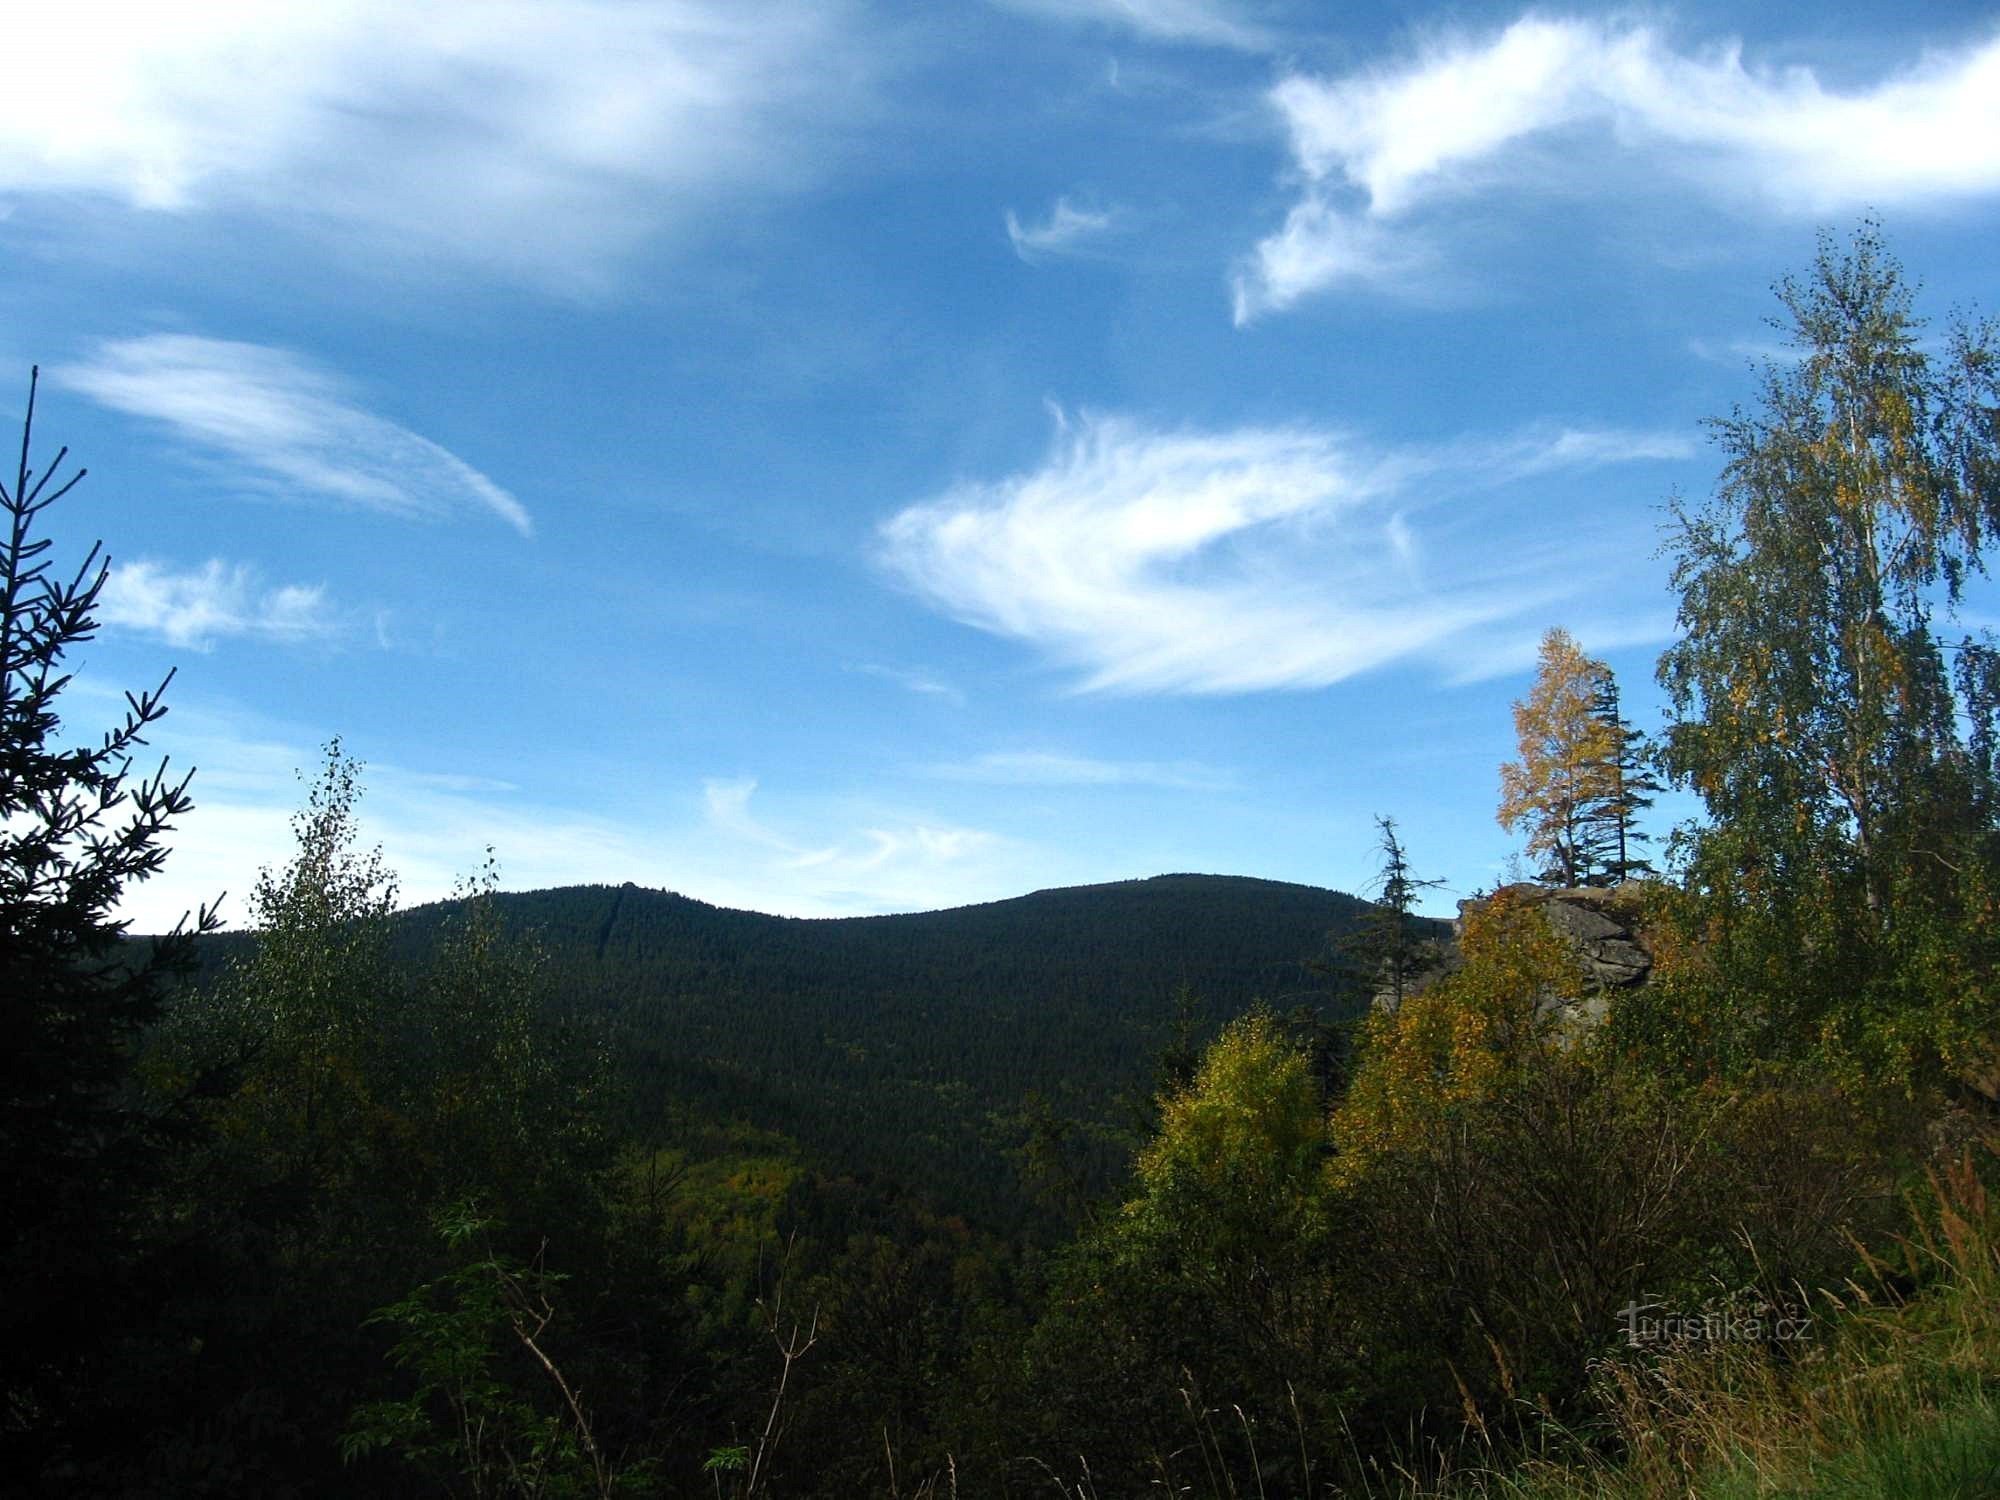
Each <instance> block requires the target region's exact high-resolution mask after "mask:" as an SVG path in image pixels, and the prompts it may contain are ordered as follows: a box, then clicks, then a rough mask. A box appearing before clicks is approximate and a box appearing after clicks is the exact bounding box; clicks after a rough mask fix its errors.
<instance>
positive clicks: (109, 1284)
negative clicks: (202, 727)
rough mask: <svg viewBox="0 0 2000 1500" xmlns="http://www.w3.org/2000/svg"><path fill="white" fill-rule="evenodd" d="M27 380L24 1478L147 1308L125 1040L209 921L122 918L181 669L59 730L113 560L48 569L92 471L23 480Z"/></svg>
mask: <svg viewBox="0 0 2000 1500" xmlns="http://www.w3.org/2000/svg"><path fill="white" fill-rule="evenodd" d="M35 387H36V381H35V379H33V378H31V379H30V382H29V387H28V409H27V413H26V416H25V418H24V419H23V421H22V424H21V449H20V457H19V460H18V463H17V465H16V469H15V473H14V475H13V484H12V486H11V488H10V487H9V486H8V485H7V484H6V483H5V481H4V479H0V516H4V518H5V535H4V540H0V1203H4V1204H5V1212H4V1213H0V1277H4V1279H5V1283H6V1286H7V1296H6V1297H5V1298H4V1299H0V1440H4V1441H5V1442H6V1443H7V1445H8V1446H9V1447H10V1448H12V1449H14V1450H15V1451H14V1452H13V1454H12V1455H10V1456H8V1457H0V1464H5V1465H7V1468H8V1471H9V1472H10V1473H12V1474H13V1475H14V1476H15V1477H17V1478H20V1477H22V1476H24V1475H31V1474H34V1473H36V1472H38V1471H39V1470H41V1469H43V1468H44V1467H46V1466H47V1465H48V1464H50V1463H54V1462H60V1461H61V1459H62V1455H63V1454H64V1453H65V1452H66V1451H69V1450H70V1449H72V1448H73V1447H74V1445H75V1442H76V1437H75V1433H76V1432H77V1431H78V1430H79V1429H82V1428H87V1427H88V1425H89V1419H88V1418H87V1416H86V1415H84V1413H85V1411H86V1409H87V1407H88V1405H89V1403H90V1401H92V1400H93V1399H95V1397H96V1395H97V1389H96V1387H97V1385H98V1383H99V1382H100V1378H101V1376H102V1375H103V1373H104V1372H103V1369H102V1362H103V1359H104V1346H105V1344H106V1342H107V1341H108V1340H110V1339H112V1338H113V1337H116V1336H118V1335H119V1334H120V1333H122V1332H124V1331H126V1325H127V1324H129V1323H130V1321H132V1320H133V1319H135V1318H136V1317H138V1316H140V1315H141V1314H140V1313H139V1311H138V1310H137V1309H136V1308H135V1307H134V1305H133V1301H132V1299H133V1297H134V1296H135V1295H136V1292H135V1287H134V1282H135V1279H136V1275H137V1272H136V1266H137V1259H138V1252H137V1249H136V1241H137V1215H138V1212H139V1208H140V1205H141V1204H142V1202H143V1197H144V1193H145V1189H146V1184H147V1183H148V1182H149V1181H150V1180H151V1179H152V1171H153V1164H154V1163H155V1162H156V1161H157V1147H158V1145H159V1130H158V1128H157V1122H156V1121H155V1119H154V1118H153V1117H152V1115H151V1114H150V1113H149V1111H148V1110H147V1109H146V1108H145V1107H143V1106H142V1105H141V1104H140V1103H139V1102H138V1101H137V1099H136V1098H135V1091H134V1090H132V1089H131V1088H130V1087H129V1078H128V1075H129V1071H130V1065H131V1061H132V1054H133V1047H134V1043H135V1041H136V1039H137V1037H138V1035H139V1033H140V1031H141V1029H142V1028H143V1027H144V1026H145V1025H146V1024H147V1023H148V1022H149V1021H151V1020H152V1019H153V1017H154V1016H155V1014H156V1013H157V1010H158V1007H159V1005H160V1002H161V999H162V997H163V994H164V993H165V990H166V988H167V987H168V985H169V984H170V983H171V982H172V981H173V979H174V978H175V976H176V975H178V974H180V973H181V972H183V971H184V970H185V968H186V966H187V965H188V963H189V962H190V960H191V949H192V943H193V937H194V934H195V933H197V932H201V931H206V930H208V929H210V928H212V927H213V926H215V925H216V919H215V916H214V913H213V911H212V910H203V911H202V912H201V913H200V914H199V915H198V916H197V917H196V918H195V919H194V921H193V922H192V924H187V923H185V922H184V923H183V925H181V926H179V927H177V928H176V929H175V931H174V933H173V934H172V935H170V936H168V937H166V938H164V939H158V940H155V941H153V942H151V943H150V944H148V945H145V946H141V945H139V944H137V943H135V942H131V941H128V940H127V939H126V936H125V928H126V924H125V922H124V921H122V920H120V919H119V918H118V917H117V916H116V915H115V912H116V908H117V905H118V901H119V898H120V896H121V894H122V893H123V892H124V890H125V888H126V887H127V886H128V885H130V884H131V883H132V882H134V881H139V880H144V879H146V878H147V877H148V876H150V875H153V874H155V873H157V872H158V870H159V869H160V867H161V864H162V862H163V861H164V860H165V858H166V853H167V851H166V843H165V840H166V836H167V834H168V833H169V832H170V831H171V830H172V827H173V823H174V820H175V819H176V818H178V817H180V816H181V815H182V814H183V813H185V812H186V811H187V810H188V808H189V807H190V806H191V805H192V804H191V800H190V798H189V795H188V781H189V777H188V776H187V775H180V776H175V775H173V774H170V772H169V771H168V768H167V765H166V762H165V761H164V760H163V761H162V762H161V763H160V765H159V767H158V769H157V770H155V771H154V772H153V774H152V775H150V776H145V777H139V776H135V775H133V773H132V757H133V756H134V754H135V753H136V752H137V751H139V750H140V749H141V748H142V747H143V746H144V745H145V743H146V731H147V730H148V729H149V728H150V727H151V726H153V725H154V724H156V723H158V722H159V720H160V719H161V717H162V716H163V715H164V714H165V713H166V711H167V710H166V704H165V702H164V700H163V695H164V693H165V690H166V687H167V683H168V682H170V681H171V680H172V677H173V674H172V673H171V672H169V673H168V674H167V677H166V680H163V681H162V682H161V683H160V685H159V686H158V687H156V688H154V689H152V690H151V691H149V692H143V693H139V694H137V695H133V694H127V696H126V700H125V703H126V707H125V712H124V714H123V715H122V716H120V718H118V719H117V720H116V721H114V722H113V724H112V725H111V727H110V728H109V729H107V730H105V731H104V732H103V733H102V734H101V736H99V737H98V738H97V739H96V740H95V741H94V742H93V741H91V740H89V739H83V738H79V737H77V736H76V735H74V734H73V733H66V732H65V725H64V723H63V720H62V717H61V714H60V712H59V709H60V707H61V700H62V696H63V693H64V690H65V689H66V688H67V687H68V686H69V685H70V674H69V671H68V670H67V669H66V663H67V661H68V659H69V658H70V656H71V655H72V653H73V652H74V651H75V650H76V648H77V647H79V646H81V645H82V644H83V643H85V642H86V641H88V640H90V639H91V637H92V636H93V635H94V634H95V633H96V629H97V622H96V619H95V610H96V608H97V604H98V600H99V598H100V596H101V594H102V593H103V589H104V584H105V580H106V578H107V577H108V573H109V566H110V565H109V562H108V561H107V560H106V558H105V557H104V555H103V553H102V549H101V545H100V546H93V547H92V548H91V549H90V552H89V554H88V555H87V556H86V557H85V558H84V560H83V562H82V564H81V565H80V566H79V567H78V568H77V569H76V570H75V571H74V572H73V573H58V572H56V571H55V569H54V562H53V559H52V558H51V556H50V547H51V543H50V539H49V538H48V537H46V536H42V535H39V534H38V531H39V524H40V522H41V520H42V518H43V515H44V513H45V512H46V511H47V510H48V509H49V507H51V506H52V505H54V504H55V503H56V502H57V501H58V500H60V499H62V498H63V497H64V496H65V495H67V494H68V493H69V492H70V491H71V490H72V489H74V488H75V487H76V485H77V483H78V481H80V480H81V479H82V478H83V477H84V471H83V470H81V469H79V470H77V471H76V472H75V473H73V474H71V475H69V476H68V477H67V478H65V477H63V475H62V473H61V470H62V467H63V463H64V460H65V459H66V458H67V457H68V451H69V450H68V449H66V448H65V449H63V450H61V451H59V452H58V453H57V454H56V455H55V458H54V460H53V461H52V462H50V463H49V464H48V466H47V467H46V468H43V469H41V470H40V471H39V472H38V471H37V470H36V469H35V468H34V467H33V462H32V459H33V454H32V451H31V449H32V440H33V435H34V416H35ZM108 1440H109V1435H107V1434H99V1435H97V1437H95V1438H93V1439H92V1441H94V1442H100V1443H101V1442H104V1441H108Z"/></svg>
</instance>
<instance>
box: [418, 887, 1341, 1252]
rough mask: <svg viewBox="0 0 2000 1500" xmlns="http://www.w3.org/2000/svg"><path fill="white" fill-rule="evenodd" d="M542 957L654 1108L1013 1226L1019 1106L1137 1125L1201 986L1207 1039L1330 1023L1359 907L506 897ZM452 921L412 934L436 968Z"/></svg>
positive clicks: (1071, 895)
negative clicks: (758, 1136) (1303, 1016)
mask: <svg viewBox="0 0 2000 1500" xmlns="http://www.w3.org/2000/svg"><path fill="white" fill-rule="evenodd" d="M494 899H495V901H496V904H497V906H498V909H499V911H500V913H501V916H502V919H503V921H504V922H505V923H506V925H507V926H508V927H510V928H512V929H514V930H516V931H520V932H524V933H529V934H532V935H533V936H534V938H535V939H536V941H537V942H538V944H539V946H540V947H541V948H542V949H543V950H544V952H545V954H546V957H547V963H548V968H549V977H550V979H551V981H552V984H553V988H554V990H555V992H556V994H557V996H558V997H559V998H562V999H565V1000H569V1001H572V1002H581V1003H584V1004H586V1005H589V1006H591V1007H602V1008H604V1009H606V1010H608V1011H609V1012H610V1013H611V1014H612V1015H613V1016H614V1017H616V1018H617V1020H618V1021H619V1022H620V1023H621V1024H620V1031H621V1034H622V1036H623V1038H624V1042H625V1045H626V1047H627V1048H628V1049H629V1055H630V1057H631V1059H632V1061H633V1063H634V1066H635V1077H636V1079H637V1081H638V1084H639V1088H638V1094H639V1100H640V1106H641V1108H642V1109H643V1110H645V1111H647V1112H648V1113H649V1114H652V1115H656V1116H658V1117H661V1118H668V1117H678V1118H683V1119H684V1118H687V1117H688V1116H689V1115H692V1116H694V1117H696V1118H701V1119H715V1118H717V1117H723V1118H728V1119H733V1120H739V1121H743V1122H746V1123H749V1124H752V1125H756V1126H759V1127H763V1128H767V1129H772V1130H777V1131H781V1132H783V1133H784V1134H786V1135H788V1136H790V1137H792V1138H793V1139H794V1140H795V1141H797V1142H798V1143H799V1145H800V1147H801V1148H802V1149H803V1150H804V1151H805V1153H806V1154H807V1155H808V1157H810V1158H811V1159H813V1160H815V1161H816V1162H818V1163H819V1164H821V1165H823V1166H827V1167H831V1168H834V1169H859V1170H865V1171H870V1172H874V1173H878V1174H881V1175H884V1176H888V1177H892V1178H895V1179H897V1180H900V1181H902V1182H904V1183H906V1184H908V1185H909V1186H911V1187H913V1188H916V1189H918V1190H920V1191H922V1192H924V1193H925V1194H926V1195H927V1196H930V1197H932V1198H933V1199H935V1200H936V1201H937V1202H938V1203H939V1205H940V1206H942V1207H947V1208H952V1209H958V1210H964V1211H971V1212H975V1213H979V1214H981V1215H993V1216H997V1217H1000V1218H1010V1217H1013V1216H1015V1215H1016V1214H1018V1212H1019V1209H1020V1201H1019V1197H1018V1178H1019V1164H1018V1159H1017V1158H1018V1151H1019V1147H1020V1145H1021V1142H1022V1141H1023V1139H1024V1138H1025V1136H1026V1134H1027V1129H1026V1124H1025V1117H1024V1106H1025V1103H1026V1101H1027V1100H1028V1099H1029V1097H1030V1095H1038V1096H1040V1097H1041V1098H1042V1099H1043V1100H1045V1101H1046V1102H1047V1104H1048V1106H1049V1108H1050V1109H1051V1110H1052V1111H1053V1112H1054V1113H1055V1114H1057V1115H1059V1116H1062V1117H1065V1118H1068V1119H1073V1120H1077V1121H1084V1122H1089V1123H1090V1124H1091V1125H1093V1126H1095V1127H1096V1128H1097V1131H1098V1135H1097V1141H1098V1145H1097V1149H1096V1150H1095V1151H1094V1152H1093V1151H1092V1150H1091V1149H1090V1148H1089V1147H1087V1146H1086V1147H1084V1148H1082V1149H1081V1152H1080V1154H1081V1157H1082V1158H1083V1159H1084V1160H1093V1159H1094V1161H1095V1169H1096V1170H1098V1171H1101V1170H1102V1169H1103V1167H1104V1165H1105V1164H1107V1163H1109V1162H1112V1161H1115V1160H1117V1159H1119V1158H1120V1157H1121V1156H1122V1153H1123V1146H1122V1143H1116V1142H1109V1141H1107V1137H1108V1136H1109V1135H1110V1134H1112V1133H1114V1132H1115V1130H1116V1127H1117V1126H1118V1125H1119V1124H1121V1123H1122V1122H1126V1121H1128V1120H1129V1119H1130V1116H1131V1110H1130V1100H1131V1097H1132V1095H1133V1094H1134V1092H1135V1091H1139V1090H1142V1089H1143V1088H1144V1087H1145V1085H1146V1083H1147V1082H1148V1081H1149V1080H1150V1078H1151V1076H1152V1070H1153V1067H1154V1063H1155V1059H1156V1057H1157V1055H1158V1053H1159V1051H1160V1048H1161V1047H1162V1045H1163V1044H1164V1042H1165V1041H1166V1039H1167V1037H1168V1034H1169V1029H1170V1023H1171V1017H1172V1014H1173V995H1174V992H1175V990H1176V989H1177V988H1178V987H1179V986H1180V985H1182V984H1186V985H1187V986H1189V987H1190V988H1191V989H1192V990H1193V991H1194V992H1195V993H1196V994H1197V995H1199V996H1200V997H1201V998H1202V999H1203V1001H1204V1002H1205V1012H1206V1014H1207V1016H1208V1017H1210V1018H1211V1020H1219V1019H1222V1018H1226V1017H1228V1016H1230V1015H1234V1014H1236V1013H1238V1012H1240V1011H1241V1010H1242V1009H1243V1008H1244V1007H1245V1006H1247V1005H1248V1004H1249V1003H1250V1002H1251V1001H1252V1000H1253V999H1259V998H1261V999H1266V1000H1269V1001H1272V1002H1273V1003H1275V1004H1278V1005H1280V1006H1282V1007H1286V1008H1289V1007H1290V1006H1291V1005H1292V1004H1293V1003H1295V1002H1297V1001H1299V1000H1301V999H1305V998H1308V997H1311V998H1314V999H1319V1000H1324V999H1325V998H1326V993H1325V992H1326V990H1327V988H1328V983H1329V982H1328V981H1327V980H1326V979H1325V978H1324V977H1321V976H1316V975H1314V974H1312V973H1311V972H1309V970H1308V967H1307V961H1308V960H1310V959H1313V958H1315V957H1318V956H1321V955H1324V954H1325V953H1326V952H1327V951H1328V945H1329V937H1330V935H1338V934H1341V933H1345V932H1347V931H1349V930H1351V929H1352V927H1353V926H1354V924H1355V922H1356V921H1357V919H1358V917H1359V915H1360V914H1361V913H1362V912H1364V911H1365V910H1366V909H1367V903H1365V902H1363V901H1361V900H1360V899H1358V898H1356V897H1353V896H1346V895H1342V894H1340V893H1338V892H1334V891H1327V890H1320V889H1316V888H1314V887H1311V886H1303V885H1291V884H1285V883H1281V882H1277V881H1268V880H1253V879H1247V878H1242V877H1234V876H1218V875H1163V876H1159V877H1156V878H1154V879H1151V880H1132V881H1121V882H1118V883H1115V884H1109V885H1096V886H1080V887H1075V888H1071V889H1064V890H1047V891H1038V892H1036V893H1034V894H1032V895H1028V896H1022V897H1018V898H1016V899H1013V900H1008V901H996V902H991V903H988V904H985V905H980V906H967V907H960V908H957V909H954V910H949V911H937V912H923V913H916V914H912V915H904V916H885V917H854V918H834V919H800V918H787V917H772V916H764V915H760V914H758V913H754V912H744V911H731V910H727V909H724V908H721V907H714V906H709V905H707V904H706V903H704V902H700V901H695V900H691V899H689V898H687V897H685V896H678V895H672V894H669V893H666V892H662V891H653V890H645V889H641V888H639V887H636V886H631V885H625V886H577V887H570V888H566V889H561V890H551V891H535V892H529V893H523V894H514V895H501V896H497V897H495V898H494ZM450 910H451V907H450V904H449V903H445V904H441V905H434V906H428V907H421V908H417V909H415V910H412V911H410V912H407V913H404V914H403V915H402V916H401V917H399V918H398V928H399V931H398V937H397V942H398V946H401V947H405V949H406V951H407V952H408V953H409V955H410V956H412V957H415V956H417V955H418V954H419V953H420V952H421V950H423V949H425V948H427V947H428V946H429V945H430V943H431V941H432V940H433V939H434V937H435V935H436V933H437V931H438V928H439V925H440V923H441V922H442V921H443V919H444V918H445V916H446V915H447V914H448V912H449V911H450Z"/></svg>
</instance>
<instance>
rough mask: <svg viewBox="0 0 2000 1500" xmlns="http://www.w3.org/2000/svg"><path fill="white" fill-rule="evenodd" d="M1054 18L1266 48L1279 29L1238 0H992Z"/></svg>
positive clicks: (1157, 38)
mask: <svg viewBox="0 0 2000 1500" xmlns="http://www.w3.org/2000/svg"><path fill="white" fill-rule="evenodd" d="M994 3H996V4H998V5H1000V6H1002V7H1003V8H1004V9H1007V10H1013V11H1019V12H1021V13H1023V14H1025V15H1033V16H1041V17H1043V18H1045V19H1047V20H1051V21H1061V22H1067V23H1070V24H1075V25H1090V26H1102V27H1107V28H1110V29H1112V30H1115V31H1122V32H1124V33H1126V34H1127V35H1129V36H1135V37H1139V38H1141V39H1143V40H1145V41H1149V42H1165V43H1172V44H1178V45H1188V46H1200V47H1225V48H1229V49H1231V50H1234V51H1238V52H1266V51H1269V50H1270V49H1271V48H1272V47H1273V46H1274V45H1276V42H1277V37H1276V34H1275V33H1274V32H1273V31H1272V30H1271V29H1270V27H1268V26H1267V25H1265V24H1264V23H1262V22H1260V21H1259V20H1258V19H1257V18H1256V16H1255V15H1254V14H1253V12H1252V8H1251V7H1249V6H1246V5H1244V4H1242V3H1240V0H994Z"/></svg>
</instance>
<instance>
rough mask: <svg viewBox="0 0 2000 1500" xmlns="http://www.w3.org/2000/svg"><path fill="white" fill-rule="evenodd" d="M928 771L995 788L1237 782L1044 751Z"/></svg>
mask: <svg viewBox="0 0 2000 1500" xmlns="http://www.w3.org/2000/svg"><path fill="white" fill-rule="evenodd" d="M929 769H930V774H931V775H933V776H936V777H939V778H941V779H943V780H946V781H969V782H977V783H982V784H986V785H992V786H1090V787H1105V786H1143V787H1159V788H1164V789H1166V790H1170V791H1188V792H1214V791H1225V790H1228V789H1229V788H1231V787H1233V786H1234V785H1235V784H1236V783H1235V779H1234V778H1233V777H1231V776H1228V775H1226V774H1225V773H1223V772H1220V771H1215V770H1211V769H1210V768H1208V767H1207V766H1200V765H1193V764H1190V763H1188V762H1185V761H1174V762H1170V763H1169V762H1161V761H1146V760H1098V759H1094V758H1092V757H1090V756H1083V755H1058V754H1054V753H1052V752H1049V751H1042V750H996V751H991V752H989V753H988V754H985V755H980V756H977V757H975V758H973V759H972V760H969V761H960V762H956V763H953V764H947V765H937V766H932V767H930V768H929Z"/></svg>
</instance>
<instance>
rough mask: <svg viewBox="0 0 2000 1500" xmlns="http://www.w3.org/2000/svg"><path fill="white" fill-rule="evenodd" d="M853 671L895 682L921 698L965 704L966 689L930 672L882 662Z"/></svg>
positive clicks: (868, 664)
mask: <svg viewBox="0 0 2000 1500" xmlns="http://www.w3.org/2000/svg"><path fill="white" fill-rule="evenodd" d="M852 670H854V671H856V672H861V673H864V674H866V675H867V676H869V677H879V678H881V679H882V680H883V681H884V682H893V683H895V684H896V686H898V687H900V688H905V689H907V690H908V691H910V692H912V693H916V694H918V695H919V696H921V697H925V698H942V699H944V700H945V701H946V702H947V703H957V704H961V705H962V704H963V703H964V702H965V691H964V689H962V688H960V687H957V686H956V685H954V684H952V683H949V682H946V681H945V680H944V679H943V678H942V677H937V676H934V675H933V674H931V673H929V672H922V671H915V670H913V669H911V668H909V667H892V666H886V665H884V664H883V663H881V662H863V663H861V664H860V665H859V666H857V667H854V668H853V669H852Z"/></svg>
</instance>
